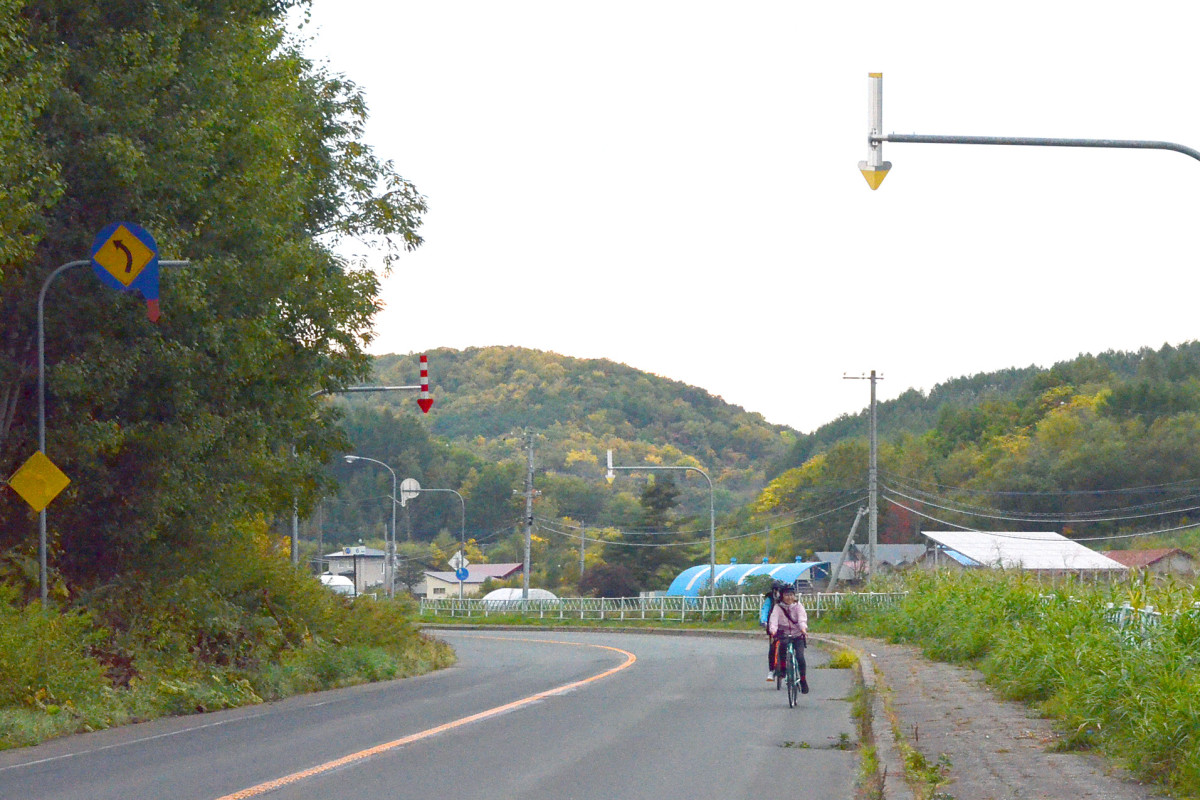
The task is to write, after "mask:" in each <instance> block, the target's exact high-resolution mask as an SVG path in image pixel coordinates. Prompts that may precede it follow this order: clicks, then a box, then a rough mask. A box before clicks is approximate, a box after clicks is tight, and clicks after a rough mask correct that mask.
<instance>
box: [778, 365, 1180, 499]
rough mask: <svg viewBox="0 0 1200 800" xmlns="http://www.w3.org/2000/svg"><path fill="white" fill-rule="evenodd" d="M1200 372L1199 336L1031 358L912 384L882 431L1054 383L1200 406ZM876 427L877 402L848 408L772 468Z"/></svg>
mask: <svg viewBox="0 0 1200 800" xmlns="http://www.w3.org/2000/svg"><path fill="white" fill-rule="evenodd" d="M1198 380H1200V343H1197V342H1188V343H1186V344H1182V345H1180V346H1178V347H1174V346H1171V345H1164V346H1163V347H1162V348H1161V349H1159V350H1152V349H1150V348H1142V349H1141V350H1137V351H1135V352H1125V351H1112V350H1110V351H1108V352H1104V353H1101V354H1099V355H1090V354H1087V355H1080V356H1079V357H1077V358H1075V359H1072V360H1070V361H1063V362H1060V363H1058V364H1055V365H1054V366H1053V367H1051V368H1049V369H1046V368H1043V367H1038V366H1028V367H1010V368H1008V369H1004V370H998V371H995V372H981V373H978V374H976V375H971V376H969V377H960V378H953V379H951V380H947V381H945V382H944V383H939V384H937V385H936V386H934V387H933V389H932V390H931V391H930V392H929V393H928V394H926V393H924V392H920V391H918V390H916V389H909V390H907V391H905V392H904V393H903V394H901V395H900V396H899V397H897V398H895V399H894V400H888V401H885V402H881V403H879V408H878V417H879V420H878V425H879V436H880V438H881V439H891V438H894V437H896V436H897V435H899V434H902V433H910V434H913V435H917V436H919V435H922V434H925V433H927V432H929V431H932V430H934V429H936V428H938V427H939V426H946V425H949V426H953V425H955V424H964V423H963V420H966V419H967V418H974V419H975V420H976V423H975V424H978V422H979V420H980V419H981V417H982V416H983V412H982V411H981V409H982V408H984V407H986V406H989V405H992V406H994V405H996V404H1004V403H1017V404H1019V405H1027V404H1029V403H1031V402H1034V401H1036V399H1037V398H1038V397H1039V396H1040V395H1041V393H1042V392H1044V391H1045V390H1047V389H1048V388H1051V387H1054V386H1063V385H1071V386H1084V385H1097V386H1104V387H1110V388H1116V387H1121V388H1120V390H1119V391H1118V392H1117V393H1116V394H1117V396H1115V397H1113V398H1110V401H1109V402H1110V403H1114V402H1115V403H1127V402H1130V401H1131V399H1132V398H1131V397H1129V395H1131V394H1136V395H1138V396H1139V397H1140V398H1141V399H1140V400H1139V401H1138V402H1139V403H1140V404H1141V405H1142V406H1147V408H1148V407H1149V406H1153V405H1156V404H1159V403H1161V404H1162V409H1161V411H1162V413H1174V412H1177V411H1182V410H1194V411H1200V402H1197V403H1195V404H1194V407H1193V406H1188V403H1187V401H1186V400H1185V398H1184V395H1187V396H1188V397H1193V396H1196V395H1195V394H1194V392H1193V391H1192V390H1189V389H1188V388H1187V387H1188V386H1189V385H1192V382H1195V381H1198ZM1181 403H1182V404H1183V405H1181ZM1184 406H1188V407H1187V408H1185V407H1184ZM1143 410H1147V409H1143ZM956 420H957V422H956ZM869 430H870V414H869V409H867V408H863V410H862V411H860V412H858V413H857V414H843V415H842V416H840V417H838V418H837V419H835V420H833V421H832V422H829V423H826V424H825V425H822V426H821V427H820V428H818V429H817V430H815V431H813V432H812V433H811V434H801V435H799V436H798V437H797V439H796V441H795V443H794V444H793V445H792V447H791V448H789V450H788V452H787V453H786V454H785V455H784V456H783V457H782V458H781V459H779V460H778V461H776V462H775V463H773V464H771V465H770V466H769V467H768V468H767V475H768V477H770V478H774V477H775V476H777V475H779V474H780V473H782V472H784V471H785V470H788V469H791V468H793V467H797V466H800V465H801V464H803V463H804V462H805V461H807V460H808V459H809V458H811V457H812V456H813V455H815V454H817V453H820V452H824V451H825V450H828V449H829V448H830V446H832V445H833V444H835V443H837V442H839V441H844V440H847V439H861V438H866V437H867V435H868V432H869ZM977 433H978V431H977Z"/></svg>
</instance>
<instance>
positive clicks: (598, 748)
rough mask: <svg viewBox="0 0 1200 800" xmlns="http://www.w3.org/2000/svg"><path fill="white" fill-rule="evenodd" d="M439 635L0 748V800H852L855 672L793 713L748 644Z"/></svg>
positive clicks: (830, 677)
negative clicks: (429, 656) (391, 665)
mask: <svg viewBox="0 0 1200 800" xmlns="http://www.w3.org/2000/svg"><path fill="white" fill-rule="evenodd" d="M436 635H438V636H442V637H443V638H445V639H446V640H447V641H449V642H450V643H451V644H452V645H453V646H454V647H455V649H456V650H457V651H458V654H459V663H458V665H457V666H455V667H453V668H451V669H447V670H443V671H441V672H438V673H435V674H432V675H425V676H422V677H419V678H412V679H408V680H404V681H394V682H389V683H380V684H372V685H369V686H360V687H354V688H351V689H343V690H337V691H332V692H323V693H320V694H315V695H307V696H304V697H298V698H291V699H289V700H286V701H283V702H279V703H271V704H267V705H262V706H256V707H252V708H245V709H234V710H230V711H222V712H217V713H213V714H206V715H200V716H194V717H185V718H176V719H169V720H158V721H155V722H150V723H145V724H142V725H135V726H129V727H126V728H121V729H115V730H110V731H102V732H99V733H94V734H86V735H81V736H74V737H69V738H65V739H60V740H56V741H53V742H49V743H46V744H44V745H40V746H38V747H33V748H25V749H22V750H16V751H6V752H2V753H0V797H3V798H40V799H41V800H107V799H108V798H112V799H113V800H116V799H117V798H120V800H166V799H168V798H169V799H170V800H216V799H217V798H222V799H223V800H232V798H253V797H264V798H271V799H272V800H317V799H318V798H319V799H320V800H333V799H334V798H340V797H381V798H414V799H415V798H425V797H429V796H432V795H435V794H436V795H441V796H446V795H450V796H463V797H484V796H491V797H521V798H527V799H529V800H542V799H544V800H612V799H613V798H618V799H620V798H631V799H632V798H661V799H662V800H670V799H671V798H679V799H680V800H683V799H684V798H687V799H688V800H704V799H705V798H714V799H715V798H721V800H728V798H759V797H772V796H779V795H780V794H781V793H786V794H790V795H794V796H805V797H822V798H829V799H830V800H836V799H837V798H845V799H846V800H849V798H851V797H852V796H853V778H854V771H855V765H856V761H857V759H856V754H855V752H854V751H853V750H852V749H848V748H847V747H846V746H847V744H849V746H850V748H852V747H853V745H854V742H855V736H854V725H853V722H852V720H851V717H850V703H849V700H848V697H849V695H850V693H851V691H852V687H853V683H852V676H851V673H850V672H849V671H848V670H827V669H812V668H811V664H810V670H809V675H810V680H809V683H810V684H811V686H812V692H811V693H810V694H808V695H803V696H801V698H800V703H799V705H798V706H797V708H795V709H789V708H788V706H787V698H786V692H780V691H776V690H775V688H774V684H768V683H767V682H766V681H765V673H766V669H765V649H766V647H765V641H764V640H762V639H759V638H754V639H743V638H725V637H707V636H693V635H689V636H656V635H646V634H624V633H621V634H617V633H604V632H597V633H587V632H580V633H571V632H542V631H539V632H515V631H512V632H507V631H488V630H482V631H439V632H436ZM809 657H810V662H812V664H820V663H824V662H825V661H826V656H825V655H824V654H823V653H821V652H820V651H817V650H812V649H810V650H809ZM786 787H791V788H786Z"/></svg>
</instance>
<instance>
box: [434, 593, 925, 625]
mask: <svg viewBox="0 0 1200 800" xmlns="http://www.w3.org/2000/svg"><path fill="white" fill-rule="evenodd" d="M904 594H905V593H903V592H837V593H833V594H826V593H823V592H817V593H816V594H806V595H804V596H803V597H802V598H801V601H802V602H803V603H804V607H805V609H806V610H807V611H808V613H809V615H810V616H820V615H821V614H823V613H827V612H829V611H833V610H834V609H836V608H837V607H838V606H840V605H841V604H842V603H845V602H847V601H848V600H849V599H853V600H854V601H855V602H856V603H861V604H863V605H865V606H866V607H879V606H885V605H891V604H893V603H895V602H896V601H897V600H899V599H900V598H901V597H903V596H904ZM762 600H763V598H762V595H751V594H732V595H717V596H716V597H708V596H701V597H560V598H558V599H556V600H483V599H478V598H465V599H462V600H459V599H458V598H450V597H447V598H437V599H425V600H422V601H421V610H420V613H421V615H422V616H426V615H429V616H450V617H488V616H514V615H515V616H521V617H537V618H538V619H661V620H665V619H674V620H686V619H688V618H692V619H696V618H699V619H707V618H709V617H719V618H720V619H725V618H727V617H748V616H749V617H758V612H759V609H760V608H761V607H762Z"/></svg>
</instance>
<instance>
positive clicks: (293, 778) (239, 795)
mask: <svg viewBox="0 0 1200 800" xmlns="http://www.w3.org/2000/svg"><path fill="white" fill-rule="evenodd" d="M469 638H474V639H496V640H501V641H513V642H541V643H544V644H566V645H572V646H575V647H597V648H600V649H602V650H612V651H613V652H615V653H620V654H622V655H624V656H625V661H624V662H623V663H621V664H618V665H617V666H615V667H613V668H612V669H608V670H605V671H604V672H601V673H599V674H597V675H593V676H592V677H590V678H584V679H583V680H578V681H574V682H572V683H567V684H564V685H562V686H558V687H556V688H554V689H547V690H546V691H544V692H538V693H537V694H532V695H530V696H529V697H524V698H522V699H520V700H514V701H513V702H511V703H505V704H504V705H502V706H496V707H495V708H489V709H488V710H486V711H480V712H479V713H478V714H471V715H470V716H468V717H460V718H459V719H456V720H452V721H450V722H447V723H444V724H442V725H438V726H436V727H433V728H428V729H426V730H423V731H421V732H419V733H414V734H411V735H409V736H405V737H403V738H400V739H396V740H395V741H391V742H385V743H384V744H379V745H375V746H374V747H369V748H367V749H366V750H359V751H358V752H355V753H350V754H349V755H345V756H342V757H341V758H337V759H334V760H333V761H326V762H325V763H324V764H318V765H317V766H315V767H309V768H308V769H304V770H300V771H299V772H293V773H292V774H291V775H284V776H283V777H282V778H276V779H275V780H271V781H266V782H265V783H260V784H258V785H257V786H251V787H250V788H248V789H242V790H241V791H240V792H234V793H233V794H227V795H222V796H221V797H218V798H217V799H216V800H245V798H248V797H257V796H259V795H262V794H266V793H267V792H271V791H274V790H276V789H279V788H281V787H283V786H287V785H288V784H292V783H296V782H298V781H302V780H305V779H307V778H312V777H314V776H316V775H321V774H323V773H325V772H329V771H330V770H335V769H337V768H338V767H344V766H346V765H347V764H353V763H355V762H356V761H362V760H363V759H366V758H371V757H372V756H377V755H379V754H380V753H386V752H388V751H389V750H395V749H397V748H400V747H404V746H405V745H409V744H412V743H413V742H418V741H420V740H422V739H428V738H429V737H430V736H437V735H438V734H439V733H445V732H446V731H449V730H454V729H455V728H461V727H462V726H464V725H470V724H471V723H473V722H479V721H481V720H485V719H488V718H489V717H494V716H497V715H498V714H504V713H507V712H509V711H512V710H513V709H517V708H521V707H522V706H527V705H530V704H532V703H536V702H538V701H539V700H544V699H545V698H547V697H553V696H555V695H560V694H565V693H567V692H569V691H571V690H573V689H578V688H579V687H580V686H585V685H587V684H589V683H592V682H593V681H598V680H601V679H603V678H607V677H608V676H609V675H613V674H616V673H618V672H620V671H621V670H623V669H625V668H627V667H630V666H632V665H633V662H635V661H637V656H635V655H634V654H633V653H630V652H629V651H628V650H622V649H621V648H619V647H609V646H608V645H604V644H587V643H585V642H563V641H558V640H555V639H528V638H517V637H507V636H473V637H469Z"/></svg>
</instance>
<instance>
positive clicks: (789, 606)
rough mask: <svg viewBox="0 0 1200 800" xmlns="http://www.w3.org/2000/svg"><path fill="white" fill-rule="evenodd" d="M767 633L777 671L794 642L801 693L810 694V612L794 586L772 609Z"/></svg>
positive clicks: (786, 590)
mask: <svg viewBox="0 0 1200 800" xmlns="http://www.w3.org/2000/svg"><path fill="white" fill-rule="evenodd" d="M767 633H769V634H771V642H772V644H773V646H774V648H775V651H774V655H775V658H774V663H775V669H776V670H780V669H783V664H784V663H785V660H784V654H785V653H786V652H787V651H786V647H787V644H788V642H792V645H793V647H794V648H795V650H796V662H797V666H798V667H799V668H800V691H801V692H803V693H804V694H808V679H807V677H806V676H805V663H804V645H805V642H806V636H807V635H808V611H806V610H805V608H804V605H803V604H802V603H801V602H800V598H799V597H798V596H797V594H796V588H795V587H794V586H788V587H786V588H785V589H784V590H783V596H782V597H781V598H780V601H779V602H778V603H776V604H775V607H774V608H773V609H771V618H770V620H769V621H768V622H767Z"/></svg>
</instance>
